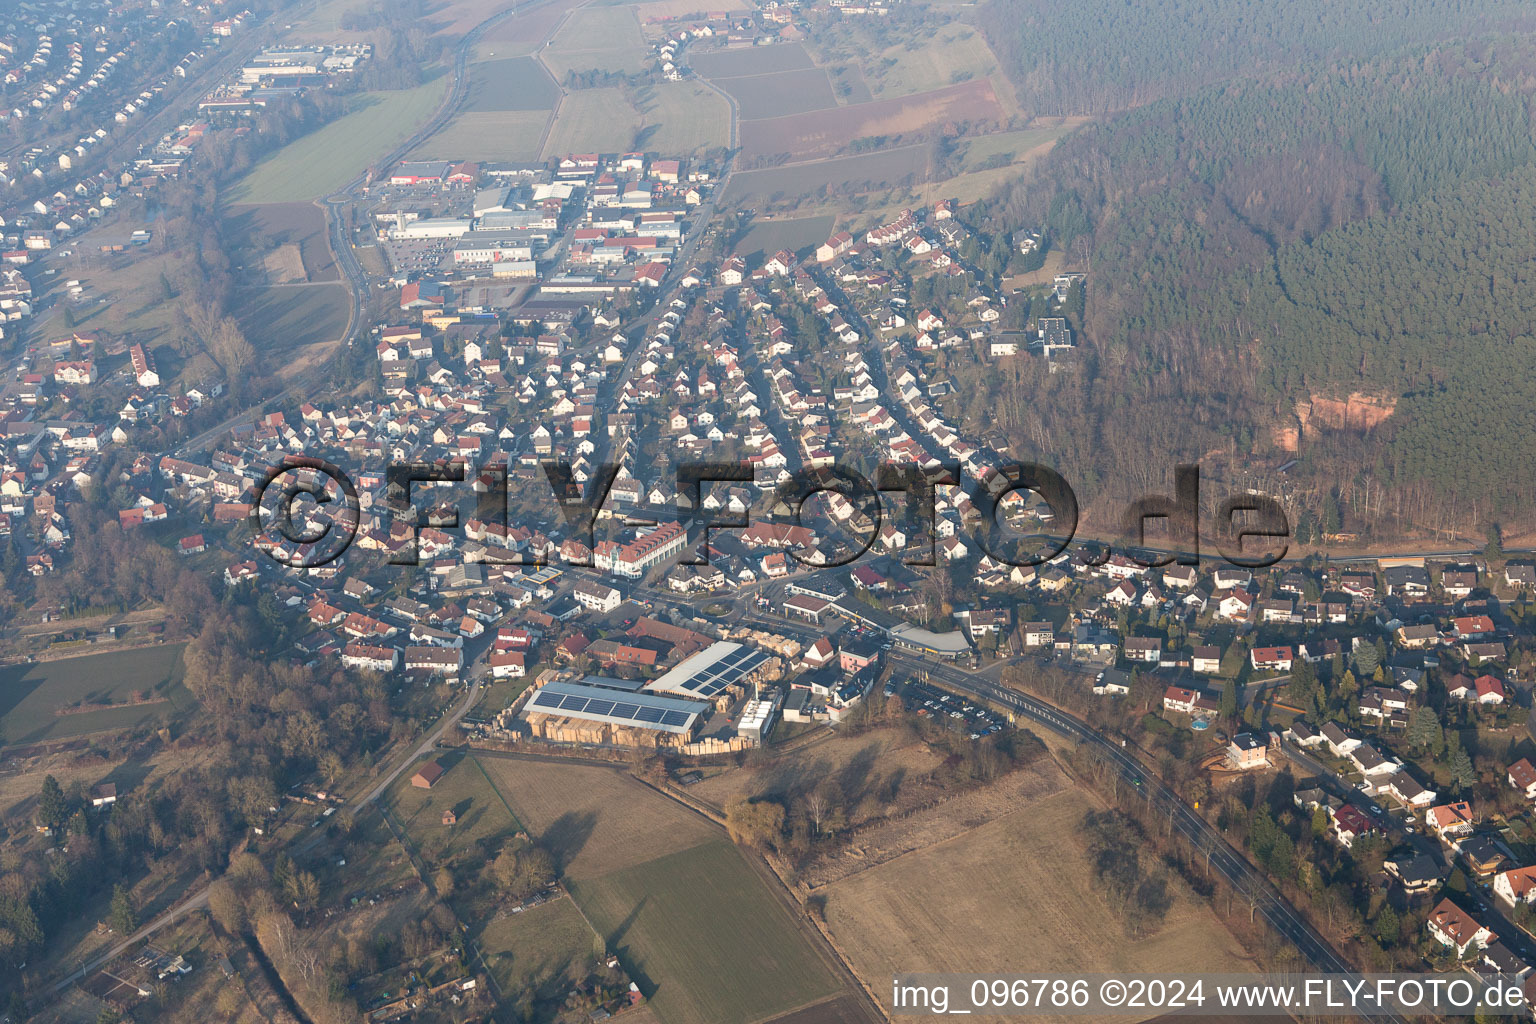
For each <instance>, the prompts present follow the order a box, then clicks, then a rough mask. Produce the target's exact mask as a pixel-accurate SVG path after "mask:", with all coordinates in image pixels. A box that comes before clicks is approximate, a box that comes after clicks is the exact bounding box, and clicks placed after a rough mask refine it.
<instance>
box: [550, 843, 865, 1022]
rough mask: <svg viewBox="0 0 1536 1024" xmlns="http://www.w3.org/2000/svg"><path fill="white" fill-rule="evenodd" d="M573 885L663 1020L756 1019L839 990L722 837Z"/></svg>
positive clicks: (782, 908)
mask: <svg viewBox="0 0 1536 1024" xmlns="http://www.w3.org/2000/svg"><path fill="white" fill-rule="evenodd" d="M571 888H572V892H573V894H574V895H575V897H576V899H577V900H578V902H580V904H581V906H582V909H583V910H584V911H586V914H587V916H588V917H589V918H590V919H591V920H592V923H593V924H594V925H595V926H596V927H597V928H598V930H599V931H601V932H603V934H604V937H605V938H606V939H607V942H608V945H609V948H611V949H613V950H614V951H615V952H616V953H617V954H618V955H619V958H620V959H621V960H622V961H623V963H624V966H625V968H626V970H627V971H628V972H629V975H630V977H632V978H633V979H634V980H635V982H636V983H637V984H639V986H640V989H641V991H642V992H644V993H645V995H646V998H647V999H649V1000H650V1002H651V1006H652V1008H653V1009H654V1010H655V1011H656V1015H657V1016H658V1017H660V1018H661V1019H662V1020H664V1021H666V1022H667V1024H716V1022H719V1021H747V1020H762V1019H765V1018H767V1017H771V1016H774V1015H775V1014H779V1013H783V1012H785V1011H788V1010H791V1009H794V1008H795V1007H798V1006H803V1005H804V1004H806V1003H809V1002H812V1001H814V1000H817V999H821V998H824V997H826V996H830V995H834V994H836V993H837V992H839V991H840V990H841V986H840V985H839V984H838V981H837V979H836V978H835V977H834V976H833V975H832V973H831V971H830V969H829V968H828V967H827V965H826V964H825V963H824V962H823V961H822V960H821V958H820V957H819V956H818V955H817V953H816V951H815V950H814V949H813V948H812V947H811V945H810V944H809V942H808V941H807V940H806V938H805V936H804V935H802V934H801V933H800V931H799V929H798V927H797V925H796V923H795V921H794V919H793V918H792V917H791V916H790V913H789V911H788V909H786V908H785V906H784V905H783V904H782V903H780V902H779V901H778V900H777V899H775V898H774V896H773V895H772V894H771V893H770V892H769V891H768V890H767V888H766V883H765V882H764V881H763V879H762V878H760V877H758V875H757V874H756V872H754V871H753V870H752V868H751V867H750V866H748V864H747V863H746V861H745V860H744V859H743V857H742V854H741V852H740V851H738V850H737V849H736V847H735V846H733V845H731V844H730V843H729V842H727V841H725V840H723V839H721V840H714V841H710V842H706V843H704V844H703V845H701V846H695V847H692V848H691V849H687V850H684V851H682V852H680V853H673V854H668V855H666V856H662V857H658V858H656V859H655V860H650V861H647V862H645V863H643V864H639V865H636V866H634V867H629V868H624V869H621V870H618V871H614V872H611V873H609V874H606V875H603V876H601V877H599V878H596V879H592V880H588V881H583V882H580V883H579V884H578V883H572V884H571Z"/></svg>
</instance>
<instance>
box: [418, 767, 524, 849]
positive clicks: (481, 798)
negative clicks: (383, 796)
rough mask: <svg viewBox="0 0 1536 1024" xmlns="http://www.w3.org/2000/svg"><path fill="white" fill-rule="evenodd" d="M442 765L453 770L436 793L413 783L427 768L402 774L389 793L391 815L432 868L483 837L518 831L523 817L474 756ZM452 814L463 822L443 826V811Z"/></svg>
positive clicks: (434, 789) (473, 844) (436, 786)
mask: <svg viewBox="0 0 1536 1024" xmlns="http://www.w3.org/2000/svg"><path fill="white" fill-rule="evenodd" d="M438 762H439V763H440V764H441V765H442V766H443V767H444V768H446V769H448V770H447V772H446V773H445V774H444V775H443V777H442V778H441V779H439V780H438V781H437V785H435V786H433V787H432V788H431V789H417V788H416V787H415V786H412V785H411V776H412V775H414V774H415V773H416V771H417V769H418V768H420V767H421V764H414V765H411V766H410V767H409V768H407V769H406V770H405V771H404V772H402V773H401V774H400V777H399V778H398V779H396V780H395V783H394V785H393V786H391V787H390V789H389V794H388V801H389V809H390V813H391V814H393V815H394V817H395V820H396V821H397V822H399V823H400V827H401V828H403V829H404V830H405V831H406V834H407V835H409V836H410V839H411V843H412V845H413V846H415V848H416V850H417V852H418V853H420V854H421V857H422V859H423V860H424V861H426V862H427V864H429V865H438V864H443V863H445V862H447V861H450V860H453V859H454V858H455V857H456V856H457V855H459V854H462V853H465V852H466V851H469V850H471V849H473V848H474V846H475V844H476V843H478V842H480V841H481V840H483V839H491V838H495V837H505V836H511V835H513V834H514V833H516V832H517V831H518V828H519V825H518V821H517V819H516V818H514V817H513V816H512V812H511V811H510V810H509V809H508V808H507V804H506V802H505V801H503V800H502V798H501V794H499V793H498V792H497V791H496V787H495V786H493V785H492V784H491V780H490V779H489V778H487V777H486V773H485V772H484V771H482V770H481V767H480V763H479V762H478V761H477V760H476V759H475V757H474V756H473V755H466V754H447V755H444V756H442V757H440V758H438ZM422 763H425V762H422ZM448 810H451V811H453V813H454V814H455V815H456V816H457V817H458V823H457V824H454V825H444V824H443V812H444V811H448Z"/></svg>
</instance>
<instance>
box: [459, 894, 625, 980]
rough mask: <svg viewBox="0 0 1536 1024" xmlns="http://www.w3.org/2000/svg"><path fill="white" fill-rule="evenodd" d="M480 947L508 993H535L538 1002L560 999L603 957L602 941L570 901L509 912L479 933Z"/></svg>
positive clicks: (478, 941)
mask: <svg viewBox="0 0 1536 1024" xmlns="http://www.w3.org/2000/svg"><path fill="white" fill-rule="evenodd" d="M475 943H476V945H478V946H479V947H480V952H481V953H482V954H484V956H485V963H486V966H487V967H489V968H490V971H491V973H492V974H493V975H495V976H496V983H497V985H499V986H500V988H501V990H502V991H503V992H518V993H521V992H532V993H533V996H534V1000H535V1001H536V1002H545V1001H550V1000H558V999H559V998H560V997H561V996H563V995H564V994H565V993H566V992H568V991H569V990H570V987H571V986H572V985H573V984H576V983H578V982H580V981H581V980H582V979H583V978H585V977H586V976H587V973H588V969H589V968H590V967H592V965H593V961H594V960H596V959H597V957H598V956H599V955H600V954H601V953H602V952H603V942H602V939H601V938H600V937H598V936H597V935H596V934H594V933H593V931H592V929H591V928H589V927H587V922H586V920H585V919H584V918H583V917H582V916H581V912H580V911H579V910H577V909H576V904H575V903H573V902H572V901H571V900H570V899H565V898H562V899H555V900H551V901H549V902H548V903H542V904H540V905H539V906H537V907H530V908H529V909H527V910H525V911H523V912H522V913H519V914H513V913H503V914H501V915H500V916H498V917H496V918H495V919H494V920H491V921H488V922H487V923H486V924H484V925H483V926H481V927H480V928H479V929H477V930H476V933H475Z"/></svg>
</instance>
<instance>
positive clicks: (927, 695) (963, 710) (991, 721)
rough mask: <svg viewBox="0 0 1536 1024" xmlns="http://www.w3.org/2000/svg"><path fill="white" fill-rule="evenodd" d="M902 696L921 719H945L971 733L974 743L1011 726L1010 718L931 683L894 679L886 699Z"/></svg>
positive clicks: (906, 705)
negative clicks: (903, 681) (1006, 726)
mask: <svg viewBox="0 0 1536 1024" xmlns="http://www.w3.org/2000/svg"><path fill="white" fill-rule="evenodd" d="M898 694H899V695H900V696H901V703H902V706H903V707H905V708H906V709H907V710H908V711H911V712H913V713H915V714H917V715H918V716H920V717H931V718H933V719H935V720H943V721H944V722H945V723H946V724H948V726H949V728H951V729H954V730H955V731H957V732H959V731H968V732H969V733H970V737H971V739H973V740H978V739H981V737H983V736H990V735H992V734H993V733H995V732H997V731H998V730H1000V729H1002V728H1003V727H1004V726H1005V725H1007V724H1008V720H1007V718H1005V717H1004V716H1002V715H1000V714H998V713H997V712H996V711H992V710H991V709H989V708H984V707H982V706H980V705H979V704H976V703H975V702H974V701H971V700H969V699H968V698H965V697H961V696H959V695H958V694H954V693H950V692H949V691H948V690H941V689H939V688H938V687H937V686H933V685H931V684H929V683H921V682H918V681H917V680H915V679H913V680H908V681H906V682H905V683H901V682H898V681H896V680H894V679H892V680H890V681H889V682H887V683H886V684H885V696H887V697H894V696H896V695H898Z"/></svg>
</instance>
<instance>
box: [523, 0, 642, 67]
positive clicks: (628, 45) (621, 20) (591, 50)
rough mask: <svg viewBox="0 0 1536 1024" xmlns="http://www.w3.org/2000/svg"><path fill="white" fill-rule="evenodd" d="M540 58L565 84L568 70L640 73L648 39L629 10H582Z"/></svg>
mask: <svg viewBox="0 0 1536 1024" xmlns="http://www.w3.org/2000/svg"><path fill="white" fill-rule="evenodd" d="M541 59H542V60H543V61H544V63H545V65H546V66H547V67H548V68H549V70H550V73H551V74H553V75H554V76H555V81H557V82H560V83H562V84H563V83H564V81H565V75H566V72H567V71H588V70H594V69H595V70H599V71H624V72H629V71H638V70H640V68H641V66H642V65H643V64H644V62H645V39H644V38H643V37H642V36H641V35H640V23H639V22H638V21H636V20H635V14H634V12H633V11H632V10H630V9H629V8H628V7H582V8H579V9H577V10H576V11H573V12H572V13H571V16H570V18H569V19H568V20H567V21H566V23H565V24H564V25H562V26H561V27H560V31H559V32H556V33H555V36H554V38H553V39H551V40H550V43H549V46H548V47H547V48H546V49H545V50H544V51H543V53H542V54H541Z"/></svg>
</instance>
